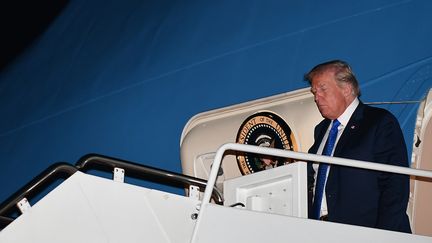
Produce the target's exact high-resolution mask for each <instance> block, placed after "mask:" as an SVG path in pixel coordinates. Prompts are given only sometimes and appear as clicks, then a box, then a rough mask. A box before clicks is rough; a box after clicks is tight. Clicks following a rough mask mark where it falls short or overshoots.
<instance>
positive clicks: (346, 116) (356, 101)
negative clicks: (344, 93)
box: [338, 97, 360, 127]
mask: <svg viewBox="0 0 432 243" xmlns="http://www.w3.org/2000/svg"><path fill="white" fill-rule="evenodd" d="M359 103H360V101H359V99H358V98H357V97H356V98H355V99H354V100H353V101H352V102H351V104H350V105H349V106H348V107H347V108H346V109H345V111H344V113H342V115H341V116H340V117H338V121H339V122H340V123H341V125H343V126H344V127H345V126H346V125H347V124H348V121H349V119H350V118H351V116H352V114H353V113H354V111H355V109H356V108H357V106H358V105H359Z"/></svg>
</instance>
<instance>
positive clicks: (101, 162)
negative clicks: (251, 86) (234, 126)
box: [0, 143, 432, 243]
mask: <svg viewBox="0 0 432 243" xmlns="http://www.w3.org/2000/svg"><path fill="white" fill-rule="evenodd" d="M233 151H242V152H247V153H257V154H263V155H272V156H278V157H284V158H292V159H295V160H296V161H297V162H295V163H291V164H288V165H285V166H281V167H278V168H275V169H270V170H265V171H261V172H258V173H254V174H251V175H247V176H243V177H241V178H234V179H231V180H227V181H225V182H224V184H225V187H224V193H223V195H222V194H221V193H220V192H219V191H218V190H215V188H214V185H215V182H216V179H217V175H218V171H219V168H220V165H221V162H222V159H223V157H224V156H225V155H226V154H229V153H232V152H233ZM301 161H318V162H325V163H330V164H338V165H345V166H352V167H357V168H365V169H372V170H381V171H388V172H393V173H401V174H409V175H413V176H416V177H419V178H432V172H431V171H426V170H418V169H411V168H403V167H396V166H389V165H382V164H377V163H370V162H366V161H356V160H348V159H342V158H332V157H326V156H319V155H312V154H306V153H300V152H293V151H288V150H282V149H275V148H265V147H257V146H252V145H244V144H234V143H228V144H225V145H222V146H221V147H220V148H219V149H218V150H217V153H216V156H215V160H214V163H213V167H212V170H211V173H210V177H209V180H208V181H204V180H202V179H197V178H193V177H191V176H185V175H182V174H178V173H173V172H169V171H164V170H159V169H156V168H152V167H146V166H143V165H140V164H137V163H132V162H127V161H123V160H118V159H114V158H109V157H105V156H100V155H90V156H86V157H85V158H84V159H82V160H80V161H79V162H78V163H77V164H76V165H75V166H72V165H70V164H66V163H60V164H56V165H55V166H53V167H52V168H49V169H48V170H47V171H45V172H44V173H42V174H41V175H40V176H38V177H37V178H35V180H33V181H32V182H30V183H29V184H27V185H26V186H24V187H23V188H22V190H20V191H19V192H17V193H16V194H15V195H13V196H12V197H11V198H10V199H8V200H7V201H6V202H4V203H3V204H2V205H1V209H0V215H1V216H2V218H1V219H2V225H3V226H5V227H4V228H3V230H2V231H1V232H0V242H2V243H3V242H7V243H12V242H20V243H21V242H32V243H39V242H40V243H42V242H43V243H49V242H56V243H57V242H92V243H98V242H175V243H182V242H206V243H211V242H250V243H254V242H263V241H269V242H287V241H296V242H352V243H355V242H359V243H360V242H362V243H363V242H366V241H371V242H432V237H428V236H421V235H415V234H405V233H399V232H392V231H386V230H379V229H372V228H367V227H359V226H352V225H345V224H339V223H331V222H324V221H317V220H310V219H307V214H306V201H307V199H306V180H305V175H306V167H305V166H306V164H305V162H301ZM89 168H93V169H95V168H96V169H100V170H104V171H112V173H113V179H107V178H102V177H99V176H95V175H91V174H88V173H86V171H87V170H88V169H89ZM125 175H127V176H132V177H135V178H141V179H146V178H147V179H150V180H153V181H162V182H165V183H168V184H170V185H176V186H180V187H183V188H185V189H188V192H189V193H188V195H187V196H182V195H177V194H172V193H168V192H164V191H160V190H154V189H148V188H144V187H141V186H137V185H132V184H128V183H125V182H124V176H125ZM58 176H60V177H64V178H65V180H64V181H63V182H61V183H60V184H59V185H58V186H56V187H55V188H54V189H52V190H51V191H50V192H49V193H48V194H47V195H46V196H44V197H43V198H41V199H40V200H39V201H38V202H36V203H35V204H34V205H30V204H29V203H28V201H29V198H30V197H32V196H34V194H35V193H36V191H40V190H42V188H44V187H46V186H47V185H48V184H49V182H52V181H55V178H54V177H58ZM204 188H205V189H204ZM200 191H201V192H202V191H203V193H200ZM224 196H227V198H225V200H223V197H224ZM223 201H225V203H223ZM15 207H18V208H19V210H20V212H21V213H22V214H21V215H19V216H18V217H16V218H13V217H11V216H10V214H12V212H13V211H14V210H15ZM312 232H313V233H312Z"/></svg>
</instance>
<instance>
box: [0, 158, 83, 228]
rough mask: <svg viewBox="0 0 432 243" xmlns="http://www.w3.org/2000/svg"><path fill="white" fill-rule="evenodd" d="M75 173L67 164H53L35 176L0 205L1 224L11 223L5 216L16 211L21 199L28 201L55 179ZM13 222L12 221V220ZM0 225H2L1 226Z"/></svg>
mask: <svg viewBox="0 0 432 243" xmlns="http://www.w3.org/2000/svg"><path fill="white" fill-rule="evenodd" d="M76 171H77V168H75V167H74V166H72V165H70V164H68V163H63V162H59V163H55V164H53V165H51V166H50V167H48V168H47V169H46V170H44V171H43V172H42V173H40V174H39V175H38V176H36V177H35V178H34V179H33V180H31V181H30V182H29V183H27V184H26V185H24V186H23V187H22V188H21V189H19V190H18V191H17V192H15V193H14V194H13V195H12V196H10V197H9V198H8V199H6V200H5V201H4V202H3V203H2V204H0V216H2V217H3V218H1V221H2V222H3V223H7V222H9V223H10V222H11V221H10V220H9V219H11V218H8V217H7V216H6V215H9V214H10V213H11V212H12V211H13V210H16V205H17V203H18V202H19V201H21V200H22V199H23V198H27V199H30V198H32V197H34V196H35V195H37V194H39V193H40V192H42V191H43V190H44V189H46V188H47V187H48V186H49V185H50V184H51V183H52V182H53V181H55V180H57V179H61V178H63V179H66V178H69V177H70V176H71V175H73V174H74V173H75V172H76ZM12 220H13V219H12ZM3 223H2V224H3Z"/></svg>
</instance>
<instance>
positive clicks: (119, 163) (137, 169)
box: [75, 154, 223, 204]
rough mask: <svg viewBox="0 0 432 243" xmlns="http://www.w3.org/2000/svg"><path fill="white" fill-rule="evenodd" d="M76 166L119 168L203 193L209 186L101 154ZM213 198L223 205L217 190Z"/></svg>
mask: <svg viewBox="0 0 432 243" xmlns="http://www.w3.org/2000/svg"><path fill="white" fill-rule="evenodd" d="M75 166H76V168H77V169H79V170H80V171H84V172H85V171H88V170H90V169H97V170H102V171H108V172H112V171H113V170H114V168H116V167H117V168H122V169H124V170H125V171H126V172H125V173H127V176H130V177H134V178H139V179H145V180H150V181H156V182H159V183H160V182H163V183H164V184H168V185H171V186H175V187H180V186H181V187H182V188H185V186H189V185H194V186H197V187H199V188H200V189H201V190H202V191H204V189H205V187H206V185H207V181H206V180H203V179H199V178H196V177H192V176H187V175H183V174H180V173H175V172H172V171H167V170H162V169H158V168H154V167H150V166H145V165H142V164H138V163H134V162H131V161H126V160H121V159H116V158H112V157H108V156H104V155H99V154H88V155H86V156H84V157H82V158H81V159H80V160H78V162H77V163H76V164H75ZM212 198H213V200H214V201H215V203H217V204H223V197H222V194H221V192H220V191H219V190H218V189H217V188H215V189H214V190H213V197H212Z"/></svg>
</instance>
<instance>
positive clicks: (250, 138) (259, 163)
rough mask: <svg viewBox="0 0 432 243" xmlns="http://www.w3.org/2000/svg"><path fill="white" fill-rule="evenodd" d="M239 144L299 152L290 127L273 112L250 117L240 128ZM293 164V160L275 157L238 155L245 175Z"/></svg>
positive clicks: (239, 164)
mask: <svg viewBox="0 0 432 243" xmlns="http://www.w3.org/2000/svg"><path fill="white" fill-rule="evenodd" d="M236 142H237V143H241V144H250V145H256V146H263V147H270V148H279V149H289V150H293V151H295V150H297V145H296V143H295V138H294V135H293V133H292V132H291V129H290V127H289V126H288V124H286V122H285V121H284V120H283V119H282V118H281V117H279V116H278V115H276V114H274V113H272V112H259V113H256V114H253V115H251V116H249V117H248V118H247V119H246V120H245V121H244V122H243V124H242V125H241V126H240V128H239V130H238V133H237V138H236ZM291 162H293V160H291V159H285V158H278V157H273V156H264V155H256V154H251V153H238V154H237V164H238V166H239V169H240V172H241V173H242V174H243V175H246V174H251V173H254V172H258V171H261V170H266V169H270V168H274V167H277V166H281V165H285V164H288V163H291Z"/></svg>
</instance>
